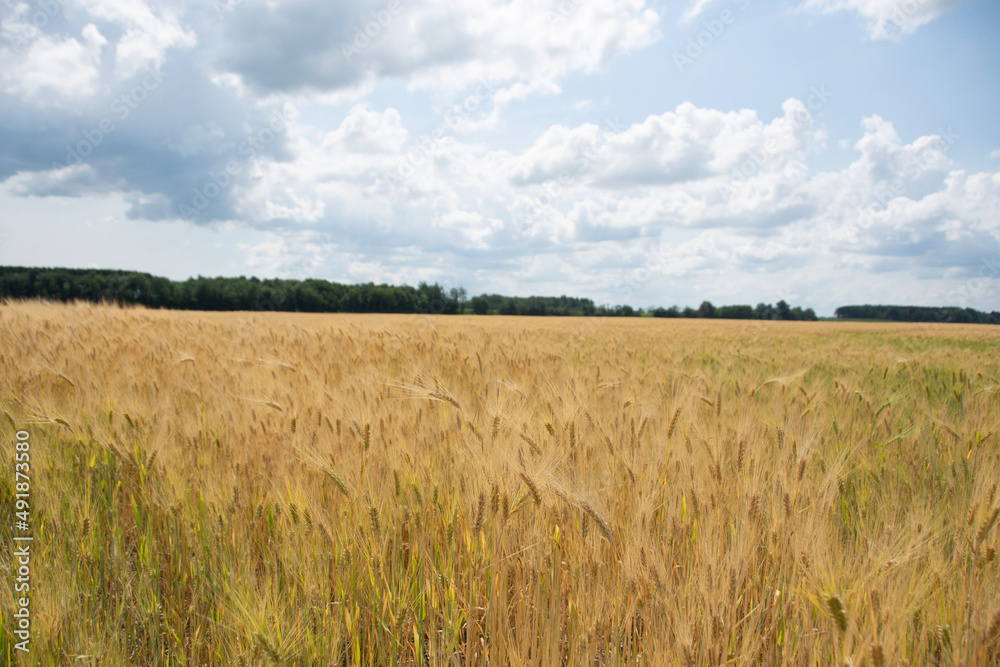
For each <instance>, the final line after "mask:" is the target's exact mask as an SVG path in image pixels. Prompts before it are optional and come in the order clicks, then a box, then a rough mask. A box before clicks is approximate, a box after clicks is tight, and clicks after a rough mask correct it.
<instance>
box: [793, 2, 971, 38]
mask: <svg viewBox="0 0 1000 667" xmlns="http://www.w3.org/2000/svg"><path fill="white" fill-rule="evenodd" d="M963 1H964V0H805V2H804V4H803V5H802V7H803V8H805V9H814V10H816V11H820V12H823V13H825V14H830V13H833V12H839V11H855V12H857V13H858V14H860V15H861V16H862V17H864V19H865V20H866V21H867V24H868V34H869V35H870V36H871V38H872V39H899V37H900V36H901V35H910V34H913V33H914V32H916V30H917V28H919V27H920V26H922V25H924V24H927V23H930V22H931V21H933V20H934V19H936V18H937V17H938V16H940V15H941V14H943V13H944V12H946V11H947V10H949V9H951V8H953V7H957V6H958V5H960V4H962V2H963Z"/></svg>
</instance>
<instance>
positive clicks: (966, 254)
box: [0, 0, 1000, 316]
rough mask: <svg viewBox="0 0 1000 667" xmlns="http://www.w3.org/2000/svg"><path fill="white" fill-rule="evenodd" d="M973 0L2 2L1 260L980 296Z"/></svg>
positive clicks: (967, 303) (953, 301)
mask: <svg viewBox="0 0 1000 667" xmlns="http://www.w3.org/2000/svg"><path fill="white" fill-rule="evenodd" d="M998 29H1000V6H998V2H997V1H996V0H964V1H963V0H777V1H773V0H772V1H771V2H767V3H765V2H763V1H762V0H684V1H682V2H669V1H666V0H450V1H449V2H447V3H445V2H442V1H438V0H338V2H334V3H331V2H329V1H328V0H263V1H262V0H200V1H199V2H184V1H181V0H163V1H161V2H157V3H147V2H145V1H144V0H42V1H41V2H31V3H27V2H21V1H18V0H2V4H0V265H19V266H61V267H80V268H86V267H99V268H115V269H130V270H140V271H146V272H150V273H153V274H156V275H163V276H168V277H170V278H172V279H175V280H182V279H186V278H188V277H191V276H195V275H205V276H238V275H246V276H251V275H253V276H258V277H261V278H265V277H282V278H296V279H306V278H322V279H328V280H335V281H339V282H350V283H358V282H368V281H373V282H376V283H383V282H385V283H392V284H403V283H405V284H410V285H416V284H417V283H418V282H420V281H427V282H437V283H439V284H441V285H443V286H445V287H446V288H451V287H458V286H463V287H465V288H466V290H467V291H468V293H469V294H470V295H474V294H480V293H500V294H508V295H519V296H529V295H533V294H537V295H553V296H555V295H562V294H566V295H571V296H578V297H587V298H591V299H593V300H594V301H595V302H597V303H598V304H629V305H632V306H635V307H651V306H671V305H675V304H676V305H680V306H682V307H683V306H689V305H690V306H695V307H696V306H697V305H698V304H699V303H701V302H702V301H703V300H709V301H712V302H713V303H715V304H716V305H726V304H738V303H747V304H756V303H758V302H765V303H774V302H777V301H778V300H780V299H784V300H786V301H788V302H789V303H791V304H792V305H802V306H803V307H813V308H815V309H816V311H817V313H819V314H820V315H821V316H822V315H832V313H833V311H834V309H835V308H836V307H837V306H840V305H848V304H860V303H894V304H910V305H950V306H962V307H972V308H977V309H982V310H994V309H1000V287H998V285H1000V124H998V122H997V118H998V113H997V112H998V109H1000V40H998V39H996V35H997V34H998Z"/></svg>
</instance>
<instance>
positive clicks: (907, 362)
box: [0, 302, 1000, 666]
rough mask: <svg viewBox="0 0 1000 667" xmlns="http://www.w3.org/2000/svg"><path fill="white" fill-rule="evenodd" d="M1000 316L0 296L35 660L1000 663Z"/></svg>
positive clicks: (7, 639) (3, 374) (5, 433)
mask: <svg viewBox="0 0 1000 667" xmlns="http://www.w3.org/2000/svg"><path fill="white" fill-rule="evenodd" d="M998 408H1000V329H996V328H989V327H982V326H962V325H889V324H862V323H822V322H821V323H782V322H726V321H706V320H654V319H646V318H632V319H607V320H587V319H582V318H581V319H557V318H505V317H465V316H451V317H448V316H444V317H432V316H426V317H424V316H407V315H398V316H395V315H344V314H337V315H305V314H294V313H266V314H263V313H200V312H170V311H147V310H142V309H119V308H115V307H112V306H97V305H90V304H71V305H58V304H43V303H37V302H25V303H16V302H14V303H6V304H3V305H0V409H2V415H0V423H2V427H0V433H2V435H0V443H2V446H3V451H4V461H5V462H6V463H5V465H6V466H8V468H7V469H5V470H4V471H3V472H2V473H0V480H2V482H0V492H2V494H3V499H4V505H5V507H10V506H12V504H13V500H12V499H13V497H14V475H13V467H14V464H13V461H14V442H15V435H14V434H15V432H16V431H18V430H25V431H27V432H29V433H30V436H31V443H32V445H31V471H32V481H31V525H32V531H33V536H34V542H33V546H32V550H33V556H32V588H31V595H32V598H31V608H32V614H33V617H32V627H33V637H32V643H31V649H30V653H28V654H27V655H22V654H21V653H20V652H18V651H16V650H14V648H13V644H14V642H15V641H16V639H15V638H14V636H13V635H12V634H11V628H12V623H11V614H12V609H14V605H15V600H14V593H13V587H12V585H11V584H10V583H8V582H12V581H13V579H14V569H15V566H14V564H13V560H12V556H11V553H12V549H11V548H10V547H9V546H6V545H10V544H12V531H13V528H12V527H11V525H10V522H6V521H5V522H2V523H0V533H2V538H0V539H2V542H3V544H4V545H5V546H4V547H3V551H2V554H0V564H2V567H0V570H2V573H3V576H4V578H5V583H4V585H3V587H2V590H3V594H2V608H0V613H2V616H3V618H2V620H3V632H2V636H0V637H2V638H0V642H2V644H0V648H2V650H3V653H4V656H5V659H6V660H7V661H8V662H11V661H13V662H18V663H20V664H74V665H76V664H94V665H267V664H281V665H424V664H427V665H495V666H499V665H624V664H630V665H636V664H642V665H724V664H730V665H752V664H764V665H831V664H838V665H839V664H853V665H875V666H881V665H901V664H905V665H927V664H936V665H995V664H998V663H997V661H998V660H1000V569H998V568H1000V562H998V559H997V557H996V547H997V544H998V542H1000V539H998V535H1000V529H998V528H997V523H998V520H997V519H998V511H1000V496H998V494H997V490H996V483H997V481H998V478H1000V456H998V444H997V443H998V437H1000V436H998V434H997V430H998V429H1000V424H998V422H1000V409H998Z"/></svg>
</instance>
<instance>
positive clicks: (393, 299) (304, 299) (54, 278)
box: [0, 266, 816, 320]
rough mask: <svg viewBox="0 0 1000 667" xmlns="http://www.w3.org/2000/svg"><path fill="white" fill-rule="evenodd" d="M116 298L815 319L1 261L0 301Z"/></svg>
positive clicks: (214, 304) (217, 305)
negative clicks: (166, 275)
mask: <svg viewBox="0 0 1000 667" xmlns="http://www.w3.org/2000/svg"><path fill="white" fill-rule="evenodd" d="M2 298H11V299H31V298H38V299H49V300H53V301H74V300H81V301H92V302H111V303H117V304H121V305H126V304H137V305H143V306H147V307H149V308H171V309H179V310H280V311H299V312H312V313H338V312H348V313H430V314H457V313H472V314H477V315H490V314H493V315H563V316H597V317H643V316H645V317H650V316H651V317H703V318H724V319H744V320H752V319H757V320H815V319H816V313H815V312H814V311H813V309H812V308H806V309H804V310H803V309H802V308H801V307H798V306H796V307H794V308H793V307H791V306H789V305H788V304H787V303H785V302H784V301H779V302H778V303H777V304H775V305H771V304H765V303H759V304H757V305H756V306H749V305H738V306H719V307H716V306H714V305H712V303H710V302H708V301H704V302H702V304H701V305H700V306H699V307H698V308H691V307H687V308H684V309H681V308H679V307H678V306H673V307H671V308H655V309H648V310H643V309H642V308H639V309H635V308H633V307H632V306H628V305H618V306H608V305H602V306H598V305H595V304H594V302H593V301H592V300H591V299H581V298H577V297H569V296H558V297H553V296H530V297H516V296H502V295H499V294H483V295H480V296H475V297H472V298H471V299H469V298H468V297H467V293H466V291H465V289H464V288H461V287H457V288H451V289H446V288H444V287H442V286H440V285H438V284H436V283H435V284H430V285H429V284H427V283H424V282H422V283H420V284H419V285H418V286H417V287H410V286H409V285H402V286H396V285H385V284H382V285H376V284H374V283H364V284H360V285H345V284H340V283H334V282H330V281H327V280H317V279H312V278H310V279H307V280H286V279H280V278H272V279H266V280H260V279H258V278H246V277H243V276H240V277H239V278H205V277H202V276H198V277H197V278H189V279H187V280H184V281H172V280H169V279H168V278H163V277H159V276H153V275H150V274H148V273H140V272H137V271H116V270H108V269H58V268H54V269H50V268H29V267H17V266H0V299H2Z"/></svg>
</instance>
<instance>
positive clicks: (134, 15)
mask: <svg viewBox="0 0 1000 667" xmlns="http://www.w3.org/2000/svg"><path fill="white" fill-rule="evenodd" d="M84 6H85V7H86V8H87V11H88V12H89V13H90V15H91V16H92V17H94V18H95V19H101V20H104V21H108V22H111V23H114V24H116V25H117V26H118V27H120V28H123V29H124V31H125V32H124V34H123V35H122V36H121V38H120V39H119V40H118V42H117V44H116V46H115V74H116V76H117V77H118V78H119V79H127V78H129V77H130V76H132V75H133V74H135V73H136V72H139V71H141V70H143V69H146V68H148V67H156V68H159V67H160V66H161V65H162V64H163V61H164V58H165V53H166V51H167V49H169V48H170V47H172V46H183V47H190V46H193V45H194V44H195V43H196V41H197V40H196V37H195V34H194V33H193V32H190V31H187V30H185V29H183V28H182V27H181V26H180V23H179V19H178V17H177V16H176V15H175V14H174V13H173V12H172V11H171V8H170V7H169V5H165V4H158V6H157V8H156V10H155V11H154V9H153V7H151V6H150V5H148V4H147V3H146V2H144V1H143V0H84Z"/></svg>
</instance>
